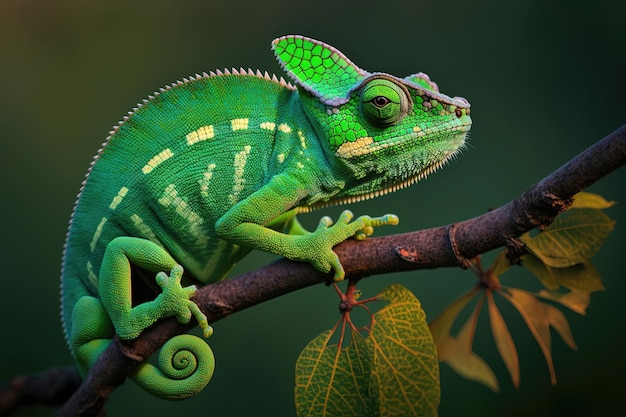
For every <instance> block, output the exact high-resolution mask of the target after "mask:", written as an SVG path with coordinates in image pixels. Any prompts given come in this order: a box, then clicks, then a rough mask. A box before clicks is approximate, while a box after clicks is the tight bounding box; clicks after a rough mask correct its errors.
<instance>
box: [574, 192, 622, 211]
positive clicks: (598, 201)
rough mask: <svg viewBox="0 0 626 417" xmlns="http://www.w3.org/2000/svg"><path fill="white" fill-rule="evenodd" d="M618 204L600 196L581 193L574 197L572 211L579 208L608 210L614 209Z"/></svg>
mask: <svg viewBox="0 0 626 417" xmlns="http://www.w3.org/2000/svg"><path fill="white" fill-rule="evenodd" d="M615 204H617V203H616V202H615V201H607V200H605V199H604V197H602V196H601V195H598V194H593V193H586V192H580V193H578V194H576V195H575V196H574V202H573V203H572V205H571V206H569V208H570V209H578V208H593V209H606V208H609V207H613V206H614V205H615Z"/></svg>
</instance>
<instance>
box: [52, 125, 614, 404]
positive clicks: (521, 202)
mask: <svg viewBox="0 0 626 417" xmlns="http://www.w3.org/2000/svg"><path fill="white" fill-rule="evenodd" d="M624 164H626V125H624V126H622V127H621V128H619V129H618V130H616V131H615V132H613V133H611V134H610V135H608V136H607V137H606V138H604V139H603V140H601V141H600V142H598V143H596V144H595V145H593V146H592V147H590V148H589V149H587V150H586V151H584V152H583V153H581V154H580V155H578V156H577V157H575V158H574V159H572V160H571V161H570V162H568V163H567V164H565V165H564V166H562V167H561V168H559V169H558V170H556V171H555V172H553V173H552V174H550V175H549V176H548V177H546V178H545V179H543V180H542V181H541V182H540V183H538V184H536V185H535V186H533V187H531V188H530V189H529V190H528V191H526V192H525V193H524V194H523V195H522V196H521V197H519V198H518V199H516V200H513V201H511V202H510V203H508V204H506V205H504V206H502V207H500V208H498V209H495V210H493V211H490V212H488V213H486V214H484V215H482V216H479V217H475V218H473V219H470V220H466V221H463V222H460V223H456V224H453V225H448V226H442V227H437V228H433V229H428V230H422V231H417V232H413V233H404V234H396V235H390V236H383V237H378V238H371V239H366V240H365V241H358V242H357V241H354V240H349V241H346V242H343V243H342V244H340V245H338V246H337V247H336V248H335V250H336V252H337V254H338V255H339V258H340V260H341V262H342V264H343V266H344V268H345V270H346V275H347V276H348V277H351V278H361V277H365V276H369V275H376V274H381V273H388V272H396V271H407V270H416V269H424V268H435V267H450V266H464V261H465V259H468V258H472V257H474V256H476V255H478V254H481V253H484V252H487V251H489V250H492V249H495V248H498V247H501V246H504V245H506V244H507V242H509V241H510V240H511V239H512V238H514V237H516V236H519V235H521V234H522V233H525V232H527V231H529V230H531V229H533V228H536V227H538V228H542V227H545V226H547V225H549V224H550V223H551V222H552V220H553V219H554V217H555V216H556V215H557V214H558V213H560V212H561V211H563V210H565V209H566V208H567V207H568V206H569V204H570V203H571V198H572V196H574V194H576V193H578V192H579V191H581V190H583V189H585V188H586V187H588V186H589V185H591V184H593V183H594V182H596V181H598V180H599V179H600V178H602V177H604V176H606V175H608V174H610V173H611V172H613V171H614V170H616V169H617V168H619V167H621V166H622V165H624ZM329 278H330V275H325V274H322V273H320V272H318V271H316V270H315V269H313V268H312V267H311V266H310V265H308V264H303V263H297V262H292V261H289V260H285V259H281V260H278V261H276V262H273V263H271V264H269V265H267V266H265V267H263V268H260V269H258V270H256V271H252V272H249V273H247V274H244V275H241V276H239V277H236V278H232V279H229V280H226V281H221V282H217V283H214V284H211V285H207V286H205V287H203V288H201V289H200V290H199V291H198V292H197V293H196V295H195V296H194V298H193V299H194V301H195V302H196V303H198V305H199V306H200V308H201V309H202V311H203V312H204V313H205V314H206V315H207V317H208V319H209V322H215V321H217V320H220V319H222V318H224V317H226V316H228V315H229V314H232V313H234V312H237V311H240V310H243V309H245V308H248V307H251V306H253V305H255V304H258V303H261V302H264V301H267V300H270V299H272V298H275V297H279V296H281V295H284V294H287V293H290V292H292V291H295V290H298V289H301V288H305V287H308V286H311V285H315V284H319V283H322V282H326V281H328V279H329ZM191 327H193V326H192V325H181V324H179V323H178V322H177V321H176V320H175V319H173V318H170V319H166V320H162V321H160V322H159V323H157V324H156V325H154V326H152V327H150V328H149V329H147V330H146V331H145V332H143V333H142V334H141V336H139V337H138V338H137V339H135V340H133V341H130V342H121V341H120V340H119V339H117V338H115V339H114V343H111V345H110V346H109V347H108V349H107V350H106V351H105V352H104V353H103V354H102V355H101V357H100V358H99V360H98V362H97V363H96V365H95V366H94V368H93V369H92V371H91V372H90V374H89V376H88V378H87V379H86V381H85V382H84V383H83V384H82V386H81V387H80V389H79V390H78V391H77V392H76V393H75V395H74V396H73V397H72V398H71V399H70V401H68V402H67V403H66V404H65V407H63V409H61V410H60V411H59V414H58V415H62V416H65V415H84V416H92V415H98V413H101V412H102V408H101V407H102V406H103V404H104V401H105V400H106V397H107V395H108V394H109V393H110V392H112V391H113V390H114V389H115V388H116V387H117V386H118V385H119V384H121V383H122V382H123V381H124V379H125V378H126V376H128V374H129V373H130V372H131V371H132V369H133V367H134V366H135V365H137V364H138V363H140V362H141V361H143V360H144V359H146V358H147V357H149V356H150V355H151V354H152V353H153V352H154V351H156V350H157V349H158V348H159V347H160V346H161V345H162V344H163V343H164V342H165V341H166V340H167V339H169V338H171V337H172V336H174V335H175V334H179V333H182V332H185V331H187V330H189V329H190V328H191Z"/></svg>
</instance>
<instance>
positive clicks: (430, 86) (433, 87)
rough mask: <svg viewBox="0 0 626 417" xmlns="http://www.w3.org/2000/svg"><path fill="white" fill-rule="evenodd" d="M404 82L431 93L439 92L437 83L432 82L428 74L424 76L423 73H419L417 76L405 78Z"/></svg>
mask: <svg viewBox="0 0 626 417" xmlns="http://www.w3.org/2000/svg"><path fill="white" fill-rule="evenodd" d="M404 81H409V82H411V83H414V84H417V85H419V86H420V87H422V88H425V89H427V90H430V91H435V92H437V93H438V92H439V87H438V86H437V83H435V82H434V81H431V80H430V77H429V76H428V74H424V73H423V72H418V73H417V74H413V75H409V76H408V77H404Z"/></svg>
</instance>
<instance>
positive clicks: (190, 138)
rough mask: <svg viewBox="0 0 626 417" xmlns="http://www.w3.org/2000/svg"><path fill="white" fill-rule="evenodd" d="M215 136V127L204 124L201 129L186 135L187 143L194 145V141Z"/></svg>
mask: <svg viewBox="0 0 626 417" xmlns="http://www.w3.org/2000/svg"><path fill="white" fill-rule="evenodd" d="M214 137H215V129H213V126H212V125H208V126H202V127H201V128H200V129H198V130H194V131H193V132H191V133H188V134H187V136H185V138H186V139H187V145H193V144H194V143H198V142H200V141H202V140H207V139H213V138H214Z"/></svg>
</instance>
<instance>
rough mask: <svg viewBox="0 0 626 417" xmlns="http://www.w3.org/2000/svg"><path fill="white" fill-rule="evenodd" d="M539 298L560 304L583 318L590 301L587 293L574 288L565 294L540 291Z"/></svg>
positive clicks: (589, 295)
mask: <svg viewBox="0 0 626 417" xmlns="http://www.w3.org/2000/svg"><path fill="white" fill-rule="evenodd" d="M539 296H540V297H543V298H546V299H548V300H552V301H555V302H557V303H560V304H562V305H564V306H565V307H567V308H569V309H570V310H572V311H575V312H576V313H578V314H580V315H583V316H584V315H586V314H587V307H588V306H589V302H590V300H591V293H590V292H589V291H584V290H578V289H576V288H573V289H572V290H570V291H567V292H560V291H546V290H541V291H539Z"/></svg>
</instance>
